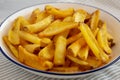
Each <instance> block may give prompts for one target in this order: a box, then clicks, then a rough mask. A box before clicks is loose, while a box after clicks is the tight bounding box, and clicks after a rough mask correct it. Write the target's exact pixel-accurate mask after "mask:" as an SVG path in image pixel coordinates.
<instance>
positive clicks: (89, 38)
mask: <svg viewBox="0 0 120 80" xmlns="http://www.w3.org/2000/svg"><path fill="white" fill-rule="evenodd" d="M79 28H80V30H81V33H82V34H83V37H84V38H85V40H86V43H87V44H88V46H89V47H90V49H91V50H92V51H93V53H94V55H95V56H96V57H97V58H98V59H100V51H99V49H98V47H97V41H96V39H95V37H94V35H93V33H92V31H91V30H90V28H89V27H88V26H87V25H86V24H84V23H81V24H80V27H79Z"/></svg>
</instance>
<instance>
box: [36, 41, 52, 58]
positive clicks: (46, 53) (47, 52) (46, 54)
mask: <svg viewBox="0 0 120 80" xmlns="http://www.w3.org/2000/svg"><path fill="white" fill-rule="evenodd" d="M53 56H54V46H53V44H52V43H50V44H48V45H47V46H46V47H44V48H43V49H42V50H40V52H39V53H38V57H39V58H43V59H46V60H53Z"/></svg>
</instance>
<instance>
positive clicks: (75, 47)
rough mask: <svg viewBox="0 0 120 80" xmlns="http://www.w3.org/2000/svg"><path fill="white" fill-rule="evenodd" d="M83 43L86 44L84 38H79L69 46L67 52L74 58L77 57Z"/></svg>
mask: <svg viewBox="0 0 120 80" xmlns="http://www.w3.org/2000/svg"><path fill="white" fill-rule="evenodd" d="M85 43H86V42H85V40H84V38H79V39H78V40H76V41H75V42H73V43H72V44H71V45H70V46H68V50H69V51H70V53H72V55H73V56H74V57H76V56H77V55H78V52H79V50H80V48H81V47H82V46H84V45H85Z"/></svg>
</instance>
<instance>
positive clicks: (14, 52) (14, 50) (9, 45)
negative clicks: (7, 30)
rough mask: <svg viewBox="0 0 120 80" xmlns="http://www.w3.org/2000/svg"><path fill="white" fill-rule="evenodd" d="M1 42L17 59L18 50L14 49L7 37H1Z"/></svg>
mask: <svg viewBox="0 0 120 80" xmlns="http://www.w3.org/2000/svg"><path fill="white" fill-rule="evenodd" d="M3 40H4V41H5V43H6V44H7V46H8V47H9V48H10V50H11V52H12V53H13V55H14V56H15V57H16V58H18V50H17V49H16V47H14V46H13V45H12V44H11V43H10V41H9V40H8V37H7V36H4V37H3Z"/></svg>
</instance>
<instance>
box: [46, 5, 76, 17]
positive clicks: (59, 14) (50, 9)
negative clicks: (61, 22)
mask: <svg viewBox="0 0 120 80" xmlns="http://www.w3.org/2000/svg"><path fill="white" fill-rule="evenodd" d="M45 10H46V12H47V13H49V14H51V15H54V16H55V17H56V18H65V17H67V16H71V15H72V14H73V12H74V9H73V8H68V9H66V10H59V9H57V8H55V7H53V6H50V5H47V6H45Z"/></svg>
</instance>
